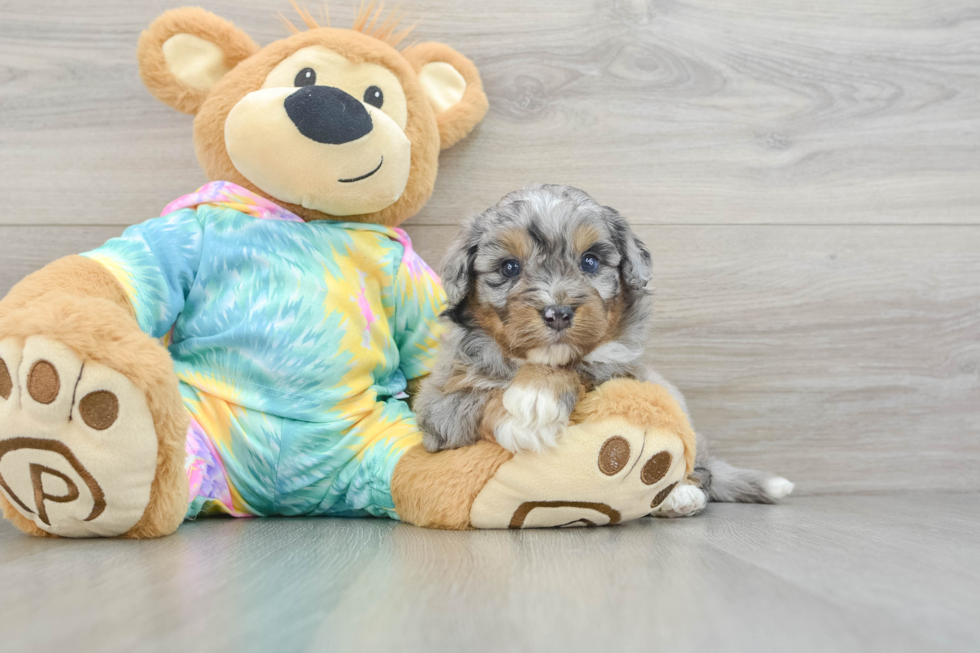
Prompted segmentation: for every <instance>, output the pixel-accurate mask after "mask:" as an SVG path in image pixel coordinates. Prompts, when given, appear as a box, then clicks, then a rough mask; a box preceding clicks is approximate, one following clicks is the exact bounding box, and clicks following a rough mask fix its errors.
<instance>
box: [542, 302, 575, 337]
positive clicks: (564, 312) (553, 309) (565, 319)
mask: <svg viewBox="0 0 980 653" xmlns="http://www.w3.org/2000/svg"><path fill="white" fill-rule="evenodd" d="M573 315H575V309H574V308H572V307H571V306H546V307H545V309H544V310H543V311H541V318H542V319H543V320H544V323H545V324H547V325H548V328H549V329H554V330H555V331H561V330H562V329H567V328H568V327H570V326H572V316H573Z"/></svg>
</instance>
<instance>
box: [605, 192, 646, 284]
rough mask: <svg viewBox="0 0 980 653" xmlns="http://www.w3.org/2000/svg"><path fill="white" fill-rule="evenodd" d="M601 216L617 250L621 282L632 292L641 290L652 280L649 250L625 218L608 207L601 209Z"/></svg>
mask: <svg viewBox="0 0 980 653" xmlns="http://www.w3.org/2000/svg"><path fill="white" fill-rule="evenodd" d="M603 215H604V216H605V218H606V221H607V223H608V224H609V229H610V231H611V232H612V237H613V241H614V242H615V243H616V247H617V249H619V255H620V256H621V257H622V260H621V261H620V264H619V266H620V270H621V271H622V274H623V281H625V282H626V285H627V286H629V287H630V288H632V289H633V290H642V289H643V288H646V285H647V284H648V283H650V279H652V278H653V259H652V258H651V256H650V250H648V249H647V246H646V245H644V244H643V241H642V240H640V239H639V238H637V237H636V234H635V233H633V229H632V228H631V227H630V225H629V223H628V222H627V221H626V218H624V217H623V216H621V215H620V214H619V212H618V211H616V210H615V209H611V208H609V207H608V206H605V207H603Z"/></svg>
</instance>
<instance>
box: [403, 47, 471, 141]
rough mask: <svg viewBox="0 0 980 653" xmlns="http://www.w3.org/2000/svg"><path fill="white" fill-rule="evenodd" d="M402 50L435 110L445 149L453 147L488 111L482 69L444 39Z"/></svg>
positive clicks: (440, 136)
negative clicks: (480, 70)
mask: <svg viewBox="0 0 980 653" xmlns="http://www.w3.org/2000/svg"><path fill="white" fill-rule="evenodd" d="M403 54H404V55H405V58H406V59H408V61H409V63H411V64H412V67H413V68H415V72H416V73H418V76H419V82H420V83H421V85H422V91H423V92H424V93H425V96H426V97H427V98H428V100H429V104H430V105H431V106H432V109H433V111H435V113H436V122H437V123H438V125H439V138H440V142H441V145H442V149H446V148H447V147H452V146H453V145H455V144H456V143H457V142H459V141H460V140H462V139H463V138H465V137H466V135H467V134H469V133H470V131H472V130H473V128H474V127H475V126H476V125H477V123H479V122H480V121H481V120H483V116H485V115H486V113H487V106H488V105H487V96H486V94H485V93H484V92H483V82H481V81H480V73H479V72H478V71H477V69H476V66H475V65H474V64H473V62H472V61H470V60H469V59H467V58H466V57H464V56H463V55H461V54H460V53H459V52H456V50H453V49H452V48H451V47H449V46H448V45H443V44H442V43H419V44H418V45H414V46H412V47H410V48H408V49H407V50H405V51H404V52H403Z"/></svg>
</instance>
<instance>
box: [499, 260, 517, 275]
mask: <svg viewBox="0 0 980 653" xmlns="http://www.w3.org/2000/svg"><path fill="white" fill-rule="evenodd" d="M520 273H521V264H520V263H518V262H517V261H516V260H514V259H512V258H511V259H507V260H506V261H504V262H503V263H501V264H500V274H502V275H504V276H505V277H506V278H508V279H513V278H514V277H516V276H517V275H519V274H520Z"/></svg>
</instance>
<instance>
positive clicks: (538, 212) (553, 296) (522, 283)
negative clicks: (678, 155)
mask: <svg viewBox="0 0 980 653" xmlns="http://www.w3.org/2000/svg"><path fill="white" fill-rule="evenodd" d="M582 225H586V228H587V229H591V230H594V231H595V233H596V234H597V235H598V238H597V239H596V242H595V244H594V245H593V246H592V247H591V248H590V250H589V252H590V253H591V254H593V255H594V256H596V257H597V258H598V259H599V260H600V263H601V265H600V268H599V270H598V271H596V272H595V273H594V274H586V273H584V272H583V271H581V270H580V269H579V267H580V260H581V256H582V254H581V252H579V251H577V250H576V247H575V246H574V244H573V237H574V236H573V234H574V233H575V231H576V228H578V227H579V226H582ZM515 229H516V230H521V231H522V232H526V233H527V234H528V235H529V236H530V239H531V240H532V241H533V243H534V247H533V249H532V251H531V252H530V254H529V255H528V256H526V257H525V258H524V260H522V261H521V268H522V269H521V274H520V279H519V280H517V279H508V278H506V277H505V276H503V274H502V273H501V262H502V260H505V259H507V257H509V256H510V253H509V252H508V251H507V249H505V248H504V247H503V246H502V245H501V239H502V237H503V236H504V234H505V233H507V232H509V231H511V232H512V231H513V230H515ZM652 276H653V268H652V262H651V257H650V253H649V250H648V249H647V248H646V246H645V245H644V244H643V243H642V242H641V241H640V240H639V239H638V238H637V237H636V235H635V234H634V233H633V231H632V229H631V228H630V226H629V224H628V223H627V222H626V220H625V219H624V218H623V217H622V216H621V215H620V214H619V213H617V212H616V211H615V210H613V209H611V208H609V207H605V206H601V205H600V204H598V203H597V202H596V201H595V200H594V199H593V198H592V197H590V196H589V195H588V194H587V193H585V192H583V191H581V190H578V189H576V188H572V187H569V186H559V185H533V186H528V187H526V188H524V189H522V190H519V191H515V192H512V193H510V194H508V195H506V196H505V197H504V198H503V199H501V200H500V202H498V203H497V204H496V205H495V206H493V207H490V208H489V209H487V210H486V211H484V212H483V213H481V214H479V215H476V216H473V217H472V218H470V219H468V220H467V221H466V222H465V223H464V224H463V226H462V228H461V230H460V233H459V235H458V236H457V238H456V239H455V241H454V242H453V243H452V245H451V246H450V249H449V252H448V254H447V256H446V258H445V260H444V262H443V268H442V278H443V283H444V284H445V288H446V294H447V298H448V308H447V309H446V311H445V313H444V314H443V316H444V319H445V322H446V323H447V325H448V334H447V336H446V338H445V341H444V344H443V347H442V350H441V353H440V355H439V358H438V361H437V363H436V366H435V369H434V370H433V373H432V374H431V375H430V376H429V378H427V379H426V380H425V382H424V383H423V384H422V388H421V390H420V392H419V395H418V396H417V397H416V399H415V403H414V407H415V411H416V413H417V415H418V421H419V425H420V427H421V428H422V430H423V433H424V436H423V442H424V445H425V447H426V449H428V450H429V451H438V450H441V449H451V448H457V447H462V446H465V445H469V444H473V443H474V442H476V441H477V440H478V439H479V434H478V427H479V424H480V420H481V418H482V414H483V411H484V408H485V406H486V403H487V401H488V398H489V397H490V396H491V394H492V393H494V392H495V391H496V392H499V391H501V390H506V389H507V388H508V387H509V386H510V383H511V380H512V379H513V378H514V375H515V374H516V373H517V371H518V369H519V368H520V365H521V364H523V363H524V362H526V360H527V358H522V356H530V354H528V353H527V352H525V351H523V350H522V349H520V347H517V348H515V347H512V346H510V345H509V344H505V346H502V344H501V343H498V341H497V339H495V337H494V336H493V335H492V334H490V333H488V332H487V331H486V330H485V329H484V328H482V327H481V326H480V325H479V324H477V320H476V319H475V307H477V306H484V307H491V308H492V310H495V311H497V312H498V313H499V314H501V315H503V314H504V313H505V311H506V307H507V305H508V301H513V299H514V297H515V296H519V298H520V301H522V302H526V303H528V304H529V305H530V306H532V307H533V308H542V309H543V307H545V306H547V305H551V304H571V305H576V302H582V301H586V300H587V298H589V297H593V298H594V297H595V295H598V296H599V297H600V298H601V300H602V301H603V302H608V301H612V300H614V299H621V300H622V301H621V304H620V307H621V316H620V318H619V320H618V323H617V327H616V332H615V334H614V335H613V337H612V338H611V339H609V338H607V339H604V340H603V342H602V343H601V344H599V343H594V344H593V345H592V346H593V349H591V350H588V351H583V350H582V347H581V346H579V347H578V348H576V347H571V348H570V349H572V350H574V351H572V352H571V353H570V354H569V358H570V360H559V361H557V364H558V365H567V364H574V365H575V366H576V367H575V370H576V371H577V373H578V375H579V377H580V379H581V380H582V381H583V384H584V385H585V386H586V388H589V387H594V386H596V385H599V384H601V383H603V382H605V381H607V380H610V379H613V378H624V377H625V378H636V379H643V380H649V381H651V382H653V383H658V384H660V385H663V386H664V387H665V388H667V389H668V390H669V391H670V392H671V394H672V395H673V396H674V397H675V399H677V401H678V402H679V403H680V404H681V406H682V407H683V409H684V410H685V412H687V406H686V402H685V401H684V397H683V395H682V394H681V393H680V392H679V391H678V390H677V389H676V388H675V387H674V386H673V385H672V384H670V383H669V382H667V381H666V379H664V378H663V377H662V376H660V375H659V374H657V373H656V372H654V371H652V370H649V369H648V368H647V367H646V366H645V365H644V364H643V363H642V361H641V356H642V353H643V349H644V346H645V343H646V342H647V338H648V332H649V326H650V321H651V320H650V318H651V317H652V294H651V293H650V292H649V291H648V290H647V284H648V283H649V281H650V280H651V278H652ZM617 296H618V297H617ZM573 320H574V318H573ZM505 326H507V328H508V329H509V330H520V329H521V328H524V326H523V325H520V324H517V325H509V324H505ZM542 333H545V334H547V333H548V332H547V331H544V332H542ZM499 337H500V336H498V338H499ZM517 337H518V339H519V336H517ZM536 337H542V336H540V333H539V334H538V335H537V336H536ZM555 338H557V336H555ZM556 342H557V340H556ZM596 345H597V346H596ZM505 348H506V349H508V351H506V352H505ZM566 349H569V348H566ZM535 351H536V352H537V354H536V355H537V356H538V357H541V356H544V357H545V358H546V359H547V358H548V357H549V356H551V353H554V352H560V353H561V352H565V350H564V349H561V348H560V346H559V345H546V346H545V347H543V348H539V349H536V350H535ZM515 352H516V353H515ZM542 352H544V353H542ZM549 352H551V353H549ZM559 357H564V354H563V353H562V354H561V356H559ZM535 362H538V361H535ZM451 379H455V380H456V382H455V384H454V386H453V387H460V386H462V387H463V389H460V390H455V391H447V390H446V386H447V384H449V383H450V380H451ZM460 380H462V383H459V382H458V381H460ZM571 408H572V406H569V407H568V413H570V412H571ZM692 476H693V478H694V480H695V481H697V482H698V483H699V484H700V487H701V488H702V489H703V490H704V491H705V492H706V493H707V494H708V496H709V497H710V498H711V499H713V500H716V501H741V502H762V503H771V502H772V501H773V500H774V499H775V498H778V496H781V495H778V493H775V494H776V495H778V496H774V492H773V491H772V486H771V483H772V481H773V479H777V480H784V479H778V477H774V476H772V475H770V474H767V473H764V472H759V471H754V470H743V469H738V468H735V467H732V466H731V465H728V464H727V463H725V462H724V461H720V460H717V459H714V458H712V457H710V456H709V455H708V452H707V446H706V444H705V442H704V441H703V438H701V436H700V435H699V436H698V453H697V460H696V463H695V471H694V473H693V474H692ZM786 483H788V481H786ZM789 487H790V488H791V487H792V485H791V484H790V485H789ZM702 504H703V500H702ZM677 514H693V513H677Z"/></svg>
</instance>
